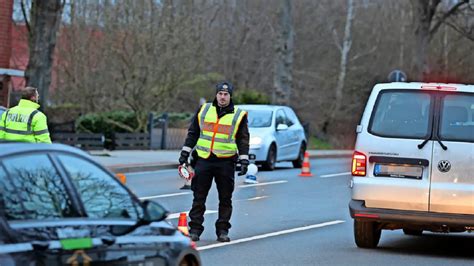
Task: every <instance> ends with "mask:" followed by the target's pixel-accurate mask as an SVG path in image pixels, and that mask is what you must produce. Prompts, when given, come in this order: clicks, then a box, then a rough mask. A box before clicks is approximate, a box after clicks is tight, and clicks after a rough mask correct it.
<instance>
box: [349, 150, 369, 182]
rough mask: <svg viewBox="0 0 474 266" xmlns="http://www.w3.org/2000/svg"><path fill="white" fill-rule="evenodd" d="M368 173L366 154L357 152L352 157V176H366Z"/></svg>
mask: <svg viewBox="0 0 474 266" xmlns="http://www.w3.org/2000/svg"><path fill="white" fill-rule="evenodd" d="M366 172H367V157H366V156H365V154H363V153H361V152H358V151H355V152H354V154H353V155H352V175H353V176H365V173H366Z"/></svg>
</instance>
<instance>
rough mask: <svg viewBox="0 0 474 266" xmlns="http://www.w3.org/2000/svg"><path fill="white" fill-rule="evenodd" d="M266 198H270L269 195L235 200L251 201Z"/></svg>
mask: <svg viewBox="0 0 474 266" xmlns="http://www.w3.org/2000/svg"><path fill="white" fill-rule="evenodd" d="M264 198H268V196H260V197H255V198H249V199H239V200H233V201H235V202H237V201H251V200H259V199H264Z"/></svg>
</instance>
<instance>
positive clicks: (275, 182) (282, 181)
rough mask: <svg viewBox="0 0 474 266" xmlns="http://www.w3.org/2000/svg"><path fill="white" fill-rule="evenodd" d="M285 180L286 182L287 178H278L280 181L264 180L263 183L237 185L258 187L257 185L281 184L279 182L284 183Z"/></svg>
mask: <svg viewBox="0 0 474 266" xmlns="http://www.w3.org/2000/svg"><path fill="white" fill-rule="evenodd" d="M286 182H288V180H280V181H273V182H265V183H258V184H250V185H240V186H239V187H240V188H244V187H258V186H266V185H274V184H281V183H286Z"/></svg>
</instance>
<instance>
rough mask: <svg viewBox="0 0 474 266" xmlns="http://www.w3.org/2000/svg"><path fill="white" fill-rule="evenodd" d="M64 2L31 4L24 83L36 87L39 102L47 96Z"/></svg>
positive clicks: (41, 0)
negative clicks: (28, 51)
mask: <svg viewBox="0 0 474 266" xmlns="http://www.w3.org/2000/svg"><path fill="white" fill-rule="evenodd" d="M63 5H64V3H63V2H62V1H61V0H35V1H33V2H32V6H31V13H30V17H31V22H30V32H29V49H30V57H29V61H28V66H27V68H26V71H25V79H26V84H27V85H28V86H34V87H37V88H38V90H39V93H40V104H41V105H42V106H43V107H44V104H45V103H46V101H47V98H48V90H49V86H50V84H51V68H52V65H53V54H54V48H55V46H56V33H57V31H58V29H59V24H60V22H61V13H62V9H63Z"/></svg>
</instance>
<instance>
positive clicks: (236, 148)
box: [179, 82, 249, 242]
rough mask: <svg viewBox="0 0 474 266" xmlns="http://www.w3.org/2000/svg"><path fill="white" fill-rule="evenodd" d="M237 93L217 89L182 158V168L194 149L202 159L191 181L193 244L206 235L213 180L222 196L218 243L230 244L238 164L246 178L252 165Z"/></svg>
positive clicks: (196, 120) (193, 124) (199, 113)
mask: <svg viewBox="0 0 474 266" xmlns="http://www.w3.org/2000/svg"><path fill="white" fill-rule="evenodd" d="M233 89H234V88H233V86H232V84H230V83H229V82H222V83H219V84H217V85H216V97H215V99H214V101H213V102H212V103H205V104H203V105H202V106H201V107H200V108H199V110H198V111H197V112H196V114H195V116H194V117H193V121H192V122H191V125H190V126H189V129H188V135H187V137H186V141H185V143H184V146H183V148H182V150H181V155H180V157H179V163H180V164H183V163H187V161H188V157H189V155H190V153H191V151H192V150H193V148H195V149H196V152H197V155H198V156H197V157H198V158H197V161H196V166H195V176H194V177H193V179H192V181H191V189H192V191H193V195H194V199H193V205H192V208H191V211H190V212H189V217H190V219H191V221H190V222H189V226H190V230H189V236H190V237H191V239H192V240H193V241H198V240H199V237H200V235H201V234H202V232H203V231H204V227H203V225H202V224H203V222H204V212H205V210H206V206H205V204H206V198H207V194H208V193H209V189H210V188H211V185H212V180H214V182H215V183H216V186H217V191H218V193H219V217H218V219H217V221H216V223H215V227H216V235H217V241H220V242H229V241H230V238H229V236H228V234H229V229H230V227H231V224H230V222H229V221H230V217H231V215H232V192H233V191H234V173H235V164H236V162H239V163H240V164H241V166H242V167H241V170H240V172H239V175H245V174H246V172H247V167H248V165H249V155H248V154H249V129H248V125H247V121H248V120H247V112H246V111H244V110H242V109H239V108H237V107H234V104H233V103H232V92H233Z"/></svg>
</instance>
